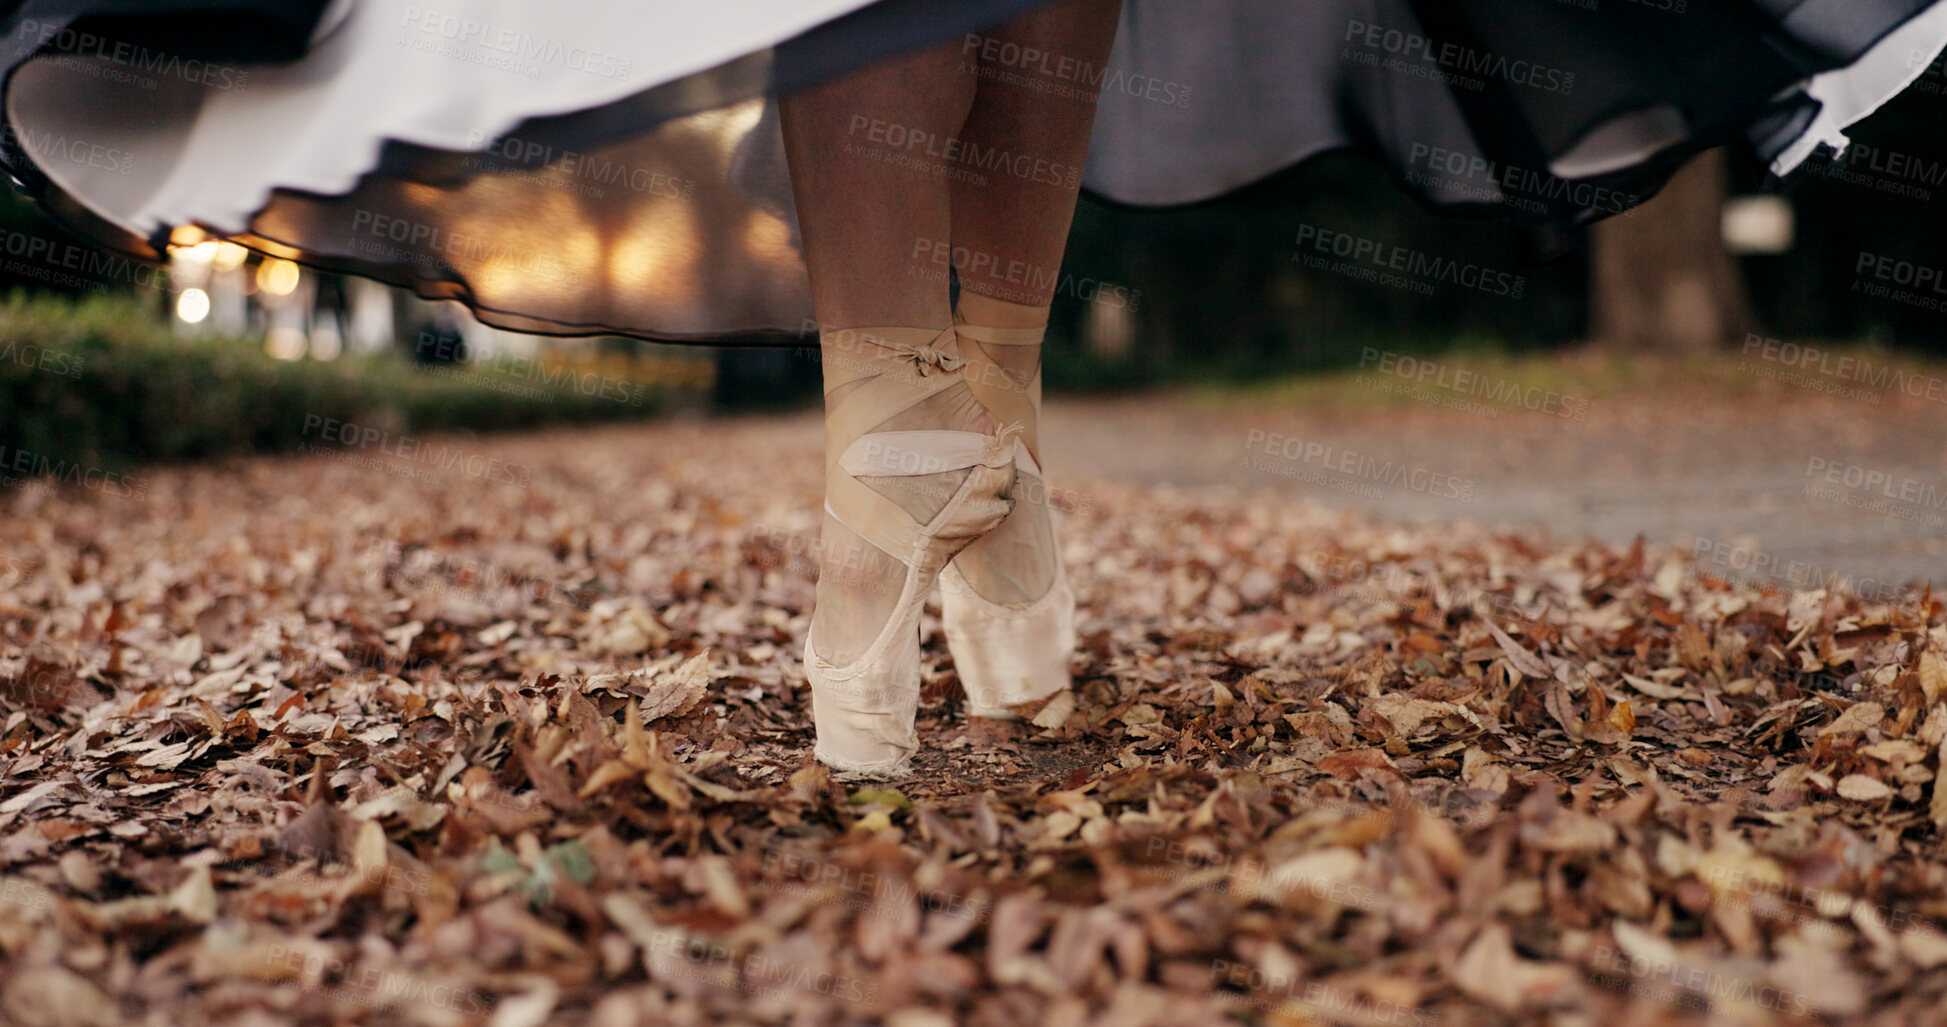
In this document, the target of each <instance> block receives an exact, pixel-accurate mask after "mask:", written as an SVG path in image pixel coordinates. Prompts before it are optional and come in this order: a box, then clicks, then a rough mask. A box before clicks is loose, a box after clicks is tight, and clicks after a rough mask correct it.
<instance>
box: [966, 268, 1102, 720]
mask: <svg viewBox="0 0 1947 1027" xmlns="http://www.w3.org/2000/svg"><path fill="white" fill-rule="evenodd" d="M1046 314H1047V312H1046V310H1045V309H1038V308H1032V307H1025V306H1022V305H1019V304H1013V303H1006V302H1003V301H1000V300H994V299H989V298H988V297H985V296H980V295H978V294H975V293H969V292H966V291H964V290H963V291H962V292H961V294H960V299H959V304H958V306H957V308H956V310H955V312H954V321H955V331H956V332H957V333H958V335H959V339H960V354H961V359H962V361H963V367H962V375H963V377H965V378H966V379H967V382H968V385H969V387H971V388H972V389H973V391H974V396H975V398H976V399H978V400H980V402H981V404H982V405H983V406H985V407H987V409H989V410H991V411H993V412H994V416H995V417H998V418H1001V419H1004V420H1008V421H1013V422H1016V423H1021V424H1024V425H1026V426H1027V429H1026V431H1025V432H1024V434H1023V437H1022V444H1021V446H1020V448H1019V449H1017V450H1016V451H1015V457H1014V459H1015V463H1016V465H1017V469H1018V473H1019V479H1020V487H1019V490H1018V491H1019V495H1018V497H1017V503H1016V505H1015V508H1014V511H1013V513H1011V514H1010V515H1009V518H1008V522H1007V523H1006V524H1005V525H1004V526H1003V527H1001V528H1000V529H998V530H996V531H995V532H993V533H991V534H989V535H988V536H986V537H984V538H982V539H981V540H980V541H979V542H977V543H975V544H974V545H970V546H968V547H967V548H966V549H964V550H962V551H961V552H960V554H959V555H957V556H956V557H955V558H954V559H953V561H952V562H951V563H949V564H948V565H947V567H946V569H945V570H944V571H942V572H941V575H940V590H941V592H940V604H941V605H940V613H941V620H942V623H943V627H944V629H945V633H946V639H947V647H948V649H949V650H951V651H952V653H953V664H954V667H955V669H956V670H957V671H958V672H959V675H960V682H961V685H962V686H963V687H964V688H965V690H966V693H967V712H968V713H969V714H970V715H972V716H976V717H988V718H993V719H999V720H1017V719H1019V717H1020V714H1019V713H1017V712H1016V710H1015V709H1014V708H1015V707H1016V706H1019V705H1021V704H1024V703H1034V702H1039V701H1041V700H1044V699H1047V698H1049V697H1051V696H1054V695H1058V694H1060V693H1062V692H1065V691H1067V690H1068V688H1069V685H1070V676H1069V666H1068V665H1069V660H1070V657H1071V656H1072V655H1073V654H1074V652H1075V593H1074V592H1073V591H1072V590H1071V589H1070V588H1069V586H1068V575H1067V573H1066V572H1065V571H1064V570H1063V569H1062V565H1061V552H1060V549H1059V547H1058V546H1057V543H1056V541H1055V536H1054V523H1053V519H1052V518H1051V517H1050V514H1049V510H1048V495H1047V487H1046V485H1045V483H1044V482H1045V478H1044V477H1043V475H1042V472H1041V468H1040V465H1039V463H1038V462H1037V460H1036V456H1035V454H1036V453H1037V452H1038V450H1039V445H1038V440H1037V439H1036V431H1037V427H1038V421H1039V414H1040V409H1041V341H1042V336H1043V335H1044V333H1045V332H1046ZM996 322H998V323H1002V324H1016V325H1019V324H1023V323H1024V322H1025V323H1030V324H1035V325H1036V326H1035V327H1016V328H996V327H990V325H992V324H994V323H996ZM1055 705H1058V704H1055ZM1055 705H1050V706H1047V707H1044V708H1043V712H1044V713H1048V714H1049V716H1048V718H1047V719H1050V720H1053V721H1054V722H1055V723H1059V719H1058V715H1057V714H1056V713H1054V712H1051V711H1053V710H1054V709H1055ZM1042 726H1053V725H1052V724H1044V725H1042Z"/></svg>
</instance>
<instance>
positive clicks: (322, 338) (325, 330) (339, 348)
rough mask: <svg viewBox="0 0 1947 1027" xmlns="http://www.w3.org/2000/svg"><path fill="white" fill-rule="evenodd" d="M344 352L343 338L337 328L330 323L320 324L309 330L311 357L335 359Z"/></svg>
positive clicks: (314, 358) (315, 358)
mask: <svg viewBox="0 0 1947 1027" xmlns="http://www.w3.org/2000/svg"><path fill="white" fill-rule="evenodd" d="M343 352H345V340H344V337H343V336H340V335H339V334H338V329H337V328H335V327H333V326H331V325H328V324H327V325H320V326H318V327H317V328H314V329H312V330H311V359H313V360H336V359H338V355H339V354H340V353H343Z"/></svg>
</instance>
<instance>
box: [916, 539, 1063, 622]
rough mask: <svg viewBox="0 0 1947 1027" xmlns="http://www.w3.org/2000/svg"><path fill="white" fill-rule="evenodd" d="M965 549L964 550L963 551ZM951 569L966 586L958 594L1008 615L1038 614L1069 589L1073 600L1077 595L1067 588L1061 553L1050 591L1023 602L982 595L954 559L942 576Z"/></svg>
mask: <svg viewBox="0 0 1947 1027" xmlns="http://www.w3.org/2000/svg"><path fill="white" fill-rule="evenodd" d="M964 551H965V550H962V552H964ZM954 557H955V559H958V557H959V554H958V553H956V554H954ZM949 570H950V571H952V572H953V576H954V577H956V578H958V579H960V583H961V584H962V585H964V586H966V587H965V588H963V589H959V590H957V591H958V594H959V595H960V597H961V598H962V599H965V598H967V597H968V596H972V597H973V599H974V600H976V601H978V602H980V603H981V604H982V605H984V606H986V607H987V608H988V609H989V610H1000V611H1002V614H1003V615H1005V616H1008V617H1014V618H1019V617H1026V616H1028V615H1030V614H1038V613H1040V612H1041V608H1042V607H1044V606H1048V605H1055V604H1052V603H1051V602H1050V601H1051V600H1053V599H1054V598H1055V596H1056V595H1057V594H1058V593H1060V592H1062V591H1067V593H1068V595H1069V598H1070V599H1071V600H1072V599H1073V598H1074V595H1075V591H1074V590H1073V589H1066V588H1065V586H1066V585H1067V584H1068V573H1067V571H1065V570H1063V569H1062V566H1061V561H1060V558H1059V555H1057V558H1056V561H1055V577H1054V580H1052V581H1050V582H1048V591H1046V592H1043V593H1041V594H1040V595H1039V596H1036V597H1035V598H1033V599H1029V600H1027V601H1026V602H1023V603H998V602H995V601H994V600H992V599H989V598H987V597H986V596H984V595H981V594H980V590H979V589H977V588H975V587H974V586H973V582H971V581H968V580H967V576H966V574H964V573H962V572H961V570H960V568H959V567H956V566H954V563H953V561H952V560H948V561H947V565H946V566H945V567H943V568H941V569H940V577H942V578H944V577H946V573H947V571H949ZM941 613H943V614H944V613H945V611H944V610H942V611H941ZM942 619H944V618H942Z"/></svg>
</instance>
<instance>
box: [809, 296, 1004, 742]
mask: <svg viewBox="0 0 1947 1027" xmlns="http://www.w3.org/2000/svg"><path fill="white" fill-rule="evenodd" d="M956 350H957V339H956V337H955V334H954V330H953V329H952V328H947V329H945V330H944V331H942V330H939V329H923V328H861V329H849V330H846V331H843V332H831V333H827V334H826V336H825V338H824V340H823V357H824V365H825V396H826V412H825V512H826V513H827V514H828V515H829V520H828V521H827V522H826V523H827V535H828V536H830V535H835V534H842V533H838V532H832V531H830V525H831V524H832V523H834V522H835V523H836V524H838V525H839V526H841V527H842V528H843V529H845V531H848V532H850V533H851V534H852V535H854V536H856V541H857V542H858V543H862V544H864V545H866V546H869V547H871V549H870V550H866V552H871V551H873V550H876V551H877V553H878V554H882V555H883V558H884V560H883V563H884V565H885V566H886V567H887V569H888V571H890V573H888V574H887V575H885V578H886V584H887V586H888V587H889V586H890V584H891V583H892V581H894V580H897V581H898V587H899V592H898V599H897V601H896V602H895V603H894V604H893V606H892V614H891V616H890V618H889V619H887V621H886V622H885V624H884V625H883V626H882V627H881V628H880V629H879V632H878V634H877V635H876V636H875V637H874V638H873V639H872V641H871V642H870V643H869V644H867V645H865V646H864V648H863V649H862V650H860V651H859V652H858V654H857V655H856V656H855V657H854V658H853V659H851V660H849V661H847V662H845V663H843V664H842V665H841V664H835V663H832V662H830V661H829V660H827V659H826V658H825V657H824V656H823V655H821V653H820V650H821V648H830V647H826V646H824V644H823V643H822V642H821V640H820V639H818V638H816V637H814V636H816V635H817V634H818V624H819V621H818V619H817V618H816V617H815V616H814V618H813V627H812V630H810V631H808V632H806V635H805V652H804V664H805V676H806V678H807V679H809V681H810V684H811V703H812V719H813V721H814V722H815V724H816V726H817V732H818V743H817V746H816V748H815V749H814V755H815V757H816V758H817V759H818V760H819V761H820V762H822V763H824V764H826V765H827V766H830V767H832V768H834V769H836V770H839V771H841V772H843V773H845V774H847V775H851V776H857V777H887V776H896V775H898V774H900V773H903V772H905V771H906V769H907V767H908V760H909V759H910V757H911V756H912V754H913V753H914V752H915V751H917V750H918V748H919V738H918V734H917V732H916V731H915V730H914V726H913V721H914V718H915V716H916V715H917V713H918V709H919V692H920V676H919V663H920V646H919V618H920V610H921V608H922V607H923V606H924V605H925V602H926V598H927V596H928V594H929V593H930V592H931V591H932V588H933V585H934V583H935V582H936V581H937V579H938V576H939V573H940V569H941V568H942V567H944V566H945V565H946V563H947V561H948V560H949V559H951V558H952V556H953V555H954V554H955V553H957V552H959V551H960V550H962V549H963V548H965V547H966V546H967V545H969V544H970V543H972V542H973V541H974V540H976V539H978V538H979V537H981V535H983V534H985V533H986V532H988V531H991V530H992V529H993V528H994V527H995V526H996V525H998V524H1000V523H1001V522H1002V521H1003V520H1005V519H1006V518H1007V516H1008V514H1009V513H1010V512H1011V511H1012V510H1013V507H1014V500H1013V489H1014V483H1015V477H1016V473H1017V471H1016V462H1015V461H1016V453H1017V451H1018V449H1019V446H1020V434H1021V430H1022V429H1021V426H1019V425H1005V426H1002V427H999V428H998V429H997V430H995V431H994V432H992V433H983V432H979V431H965V430H953V429H948V428H939V427H930V426H923V427H908V426H911V425H928V424H932V423H935V422H934V420H930V418H932V415H933V414H934V412H936V411H940V410H957V411H960V412H961V417H962V419H963V420H964V419H965V411H966V410H968V409H975V410H978V405H977V403H975V401H974V400H973V397H972V396H971V395H970V394H967V393H964V392H963V393H960V394H956V395H951V396H949V395H944V393H946V392H947V391H948V390H951V389H955V388H961V387H963V386H964V383H963V382H962V380H961V378H960V375H959V374H958V373H957V372H958V371H959V370H960V367H961V361H960V358H959V356H958V355H957V353H956ZM979 412H980V413H982V414H984V413H985V411H984V410H983V411H979ZM980 419H981V420H984V418H980ZM942 497H944V502H939V503H938V505H937V506H935V505H934V504H935V503H936V502H937V501H938V500H939V499H941V498H942ZM828 555H829V553H828ZM875 559H877V557H875ZM848 565H849V563H848ZM836 587H837V586H834V588H836ZM825 599H826V593H825V590H824V589H823V588H821V590H820V602H824V601H825Z"/></svg>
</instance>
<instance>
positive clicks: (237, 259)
mask: <svg viewBox="0 0 1947 1027" xmlns="http://www.w3.org/2000/svg"><path fill="white" fill-rule="evenodd" d="M249 257H250V251H249V250H247V249H245V248H244V247H242V246H238V245H237V244H236V243H233V242H229V241H227V240H226V241H224V242H220V243H217V244H216V259H215V261H213V262H212V266H214V267H215V268H216V269H217V270H218V271H235V270H236V269H237V268H239V267H242V266H243V262H244V261H245V260H247V259H249Z"/></svg>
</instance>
